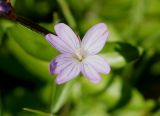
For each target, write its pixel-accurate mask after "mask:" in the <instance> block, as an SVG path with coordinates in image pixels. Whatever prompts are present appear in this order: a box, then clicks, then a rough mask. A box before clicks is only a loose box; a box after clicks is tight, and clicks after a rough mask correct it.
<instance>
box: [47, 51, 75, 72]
mask: <svg viewBox="0 0 160 116" xmlns="http://www.w3.org/2000/svg"><path fill="white" fill-rule="evenodd" d="M72 63H75V61H74V60H73V58H72V55H70V54H61V55H59V56H57V57H56V58H55V59H53V60H52V61H51V63H50V73H51V74H60V73H61V71H62V70H64V69H65V68H66V67H67V66H69V65H71V64H72Z"/></svg>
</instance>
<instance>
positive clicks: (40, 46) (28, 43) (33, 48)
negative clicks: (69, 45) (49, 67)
mask: <svg viewBox="0 0 160 116" xmlns="http://www.w3.org/2000/svg"><path fill="white" fill-rule="evenodd" d="M7 33H8V35H9V38H12V39H14V40H15V41H16V42H17V44H18V45H19V46H20V47H21V48H23V49H24V51H25V52H26V53H27V54H29V55H31V56H34V57H36V58H38V59H40V60H44V61H50V60H51V59H52V58H53V57H54V56H56V55H57V54H58V51H57V50H56V49H54V48H53V47H52V46H51V45H50V44H49V43H48V42H47V41H46V40H45V38H44V37H43V36H41V35H39V34H37V33H35V32H33V31H31V30H29V29H27V28H25V27H23V26H21V25H15V26H14V27H11V28H9V29H8V31H7Z"/></svg>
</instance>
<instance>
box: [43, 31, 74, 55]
mask: <svg viewBox="0 0 160 116" xmlns="http://www.w3.org/2000/svg"><path fill="white" fill-rule="evenodd" d="M45 37H46V39H47V40H48V41H49V42H50V43H51V44H52V45H53V46H54V47H55V48H56V49H57V50H59V51H60V52H61V53H73V50H71V48H70V47H69V46H68V45H67V44H65V43H64V42H63V41H62V40H61V39H60V38H59V37H57V36H55V35H53V34H47V35H46V36H45Z"/></svg>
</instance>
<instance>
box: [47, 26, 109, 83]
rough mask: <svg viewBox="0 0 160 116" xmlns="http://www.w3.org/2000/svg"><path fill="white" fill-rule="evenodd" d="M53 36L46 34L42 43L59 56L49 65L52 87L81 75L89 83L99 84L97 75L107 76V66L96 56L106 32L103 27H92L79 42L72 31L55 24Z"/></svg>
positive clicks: (103, 42)
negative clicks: (53, 77) (53, 84)
mask: <svg viewBox="0 0 160 116" xmlns="http://www.w3.org/2000/svg"><path fill="white" fill-rule="evenodd" d="M54 29H55V31H56V34H57V35H58V36H55V35H53V34H47V35H46V39H47V40H48V41H49V42H50V43H51V44H52V45H53V46H54V47H55V48H56V49H58V50H59V51H60V52H61V53H62V54H60V55H59V56H57V57H56V58H55V59H53V60H52V61H51V63H50V72H51V74H57V75H58V76H57V78H56V83H57V84H62V83H65V82H67V81H69V80H71V79H73V78H75V77H76V76H78V75H79V74H80V72H82V74H83V75H84V76H85V77H87V78H88V79H89V80H90V81H91V82H93V83H98V82H100V80H101V77H100V75H99V73H104V74H108V73H109V72H110V66H109V64H108V63H107V62H106V60H105V59H104V58H102V57H100V56H98V55H97V53H98V52H100V51H101V50H102V48H103V47H104V45H105V43H106V40H107V37H108V35H109V32H108V31H107V27H106V25H105V24H104V23H99V24H97V25H95V26H93V27H92V28H91V29H89V31H88V32H87V33H86V34H85V36H84V37H83V39H82V41H81V40H80V39H79V38H78V37H77V36H76V34H75V33H74V32H73V31H72V29H71V28H70V27H69V26H67V25H65V24H63V23H59V24H57V25H55V27H54Z"/></svg>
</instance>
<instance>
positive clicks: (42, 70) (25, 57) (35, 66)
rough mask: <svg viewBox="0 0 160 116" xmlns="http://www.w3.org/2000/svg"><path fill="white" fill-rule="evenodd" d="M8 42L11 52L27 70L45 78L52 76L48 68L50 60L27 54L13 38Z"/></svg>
mask: <svg viewBox="0 0 160 116" xmlns="http://www.w3.org/2000/svg"><path fill="white" fill-rule="evenodd" d="M6 44H7V47H8V49H9V50H10V52H11V53H12V54H13V55H14V56H15V57H16V58H17V59H18V60H19V61H20V63H22V65H23V66H24V67H25V69H26V70H28V71H30V72H31V73H33V74H35V75H36V76H38V77H41V78H43V79H49V78H50V77H51V76H50V74H49V70H48V65H49V62H45V61H42V60H40V59H37V58H35V57H33V56H31V55H29V54H27V53H26V52H25V51H24V50H23V49H22V48H21V47H20V46H19V45H18V44H17V43H16V41H15V40H14V39H12V38H10V39H8V40H7V42H6Z"/></svg>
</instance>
